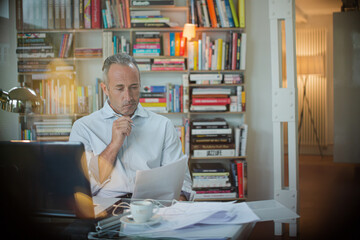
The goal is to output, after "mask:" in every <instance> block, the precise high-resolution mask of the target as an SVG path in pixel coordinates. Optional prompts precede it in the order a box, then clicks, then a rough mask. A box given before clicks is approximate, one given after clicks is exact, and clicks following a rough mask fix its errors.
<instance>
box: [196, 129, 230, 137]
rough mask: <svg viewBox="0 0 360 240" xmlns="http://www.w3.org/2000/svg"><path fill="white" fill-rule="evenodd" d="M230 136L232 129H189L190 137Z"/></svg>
mask: <svg viewBox="0 0 360 240" xmlns="http://www.w3.org/2000/svg"><path fill="white" fill-rule="evenodd" d="M203 134H232V128H218V129H217V128H210V129H206V128H205V129H191V135H203Z"/></svg>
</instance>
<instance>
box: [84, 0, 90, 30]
mask: <svg viewBox="0 0 360 240" xmlns="http://www.w3.org/2000/svg"><path fill="white" fill-rule="evenodd" d="M84 27H85V28H91V0H84Z"/></svg>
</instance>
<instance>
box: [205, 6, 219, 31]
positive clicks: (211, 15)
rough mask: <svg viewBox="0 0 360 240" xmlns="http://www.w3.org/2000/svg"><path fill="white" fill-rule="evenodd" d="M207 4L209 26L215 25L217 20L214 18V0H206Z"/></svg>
mask: <svg viewBox="0 0 360 240" xmlns="http://www.w3.org/2000/svg"><path fill="white" fill-rule="evenodd" d="M207 6H208V10H209V16H210V22H211V27H217V20H216V14H215V7H214V1H213V0H207Z"/></svg>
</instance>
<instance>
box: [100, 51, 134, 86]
mask: <svg viewBox="0 0 360 240" xmlns="http://www.w3.org/2000/svg"><path fill="white" fill-rule="evenodd" d="M112 64H120V65H124V66H129V65H130V64H134V66H135V67H136V69H137V70H138V73H139V78H140V70H139V67H138V65H137V63H136V60H135V58H133V57H132V56H130V55H128V54H126V53H118V54H115V55H112V56H110V57H108V58H106V59H105V61H104V64H103V67H102V71H103V79H104V83H105V85H106V86H108V83H109V79H108V72H109V69H110V66H111V65H112Z"/></svg>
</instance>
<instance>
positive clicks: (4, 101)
mask: <svg viewBox="0 0 360 240" xmlns="http://www.w3.org/2000/svg"><path fill="white" fill-rule="evenodd" d="M0 104H1V105H0V108H1V109H3V110H5V111H8V112H14V113H31V112H32V113H42V108H43V107H42V100H41V98H40V97H39V96H37V95H36V93H35V91H34V90H32V89H30V88H27V87H14V88H12V89H10V91H9V92H5V91H3V90H2V89H0Z"/></svg>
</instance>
